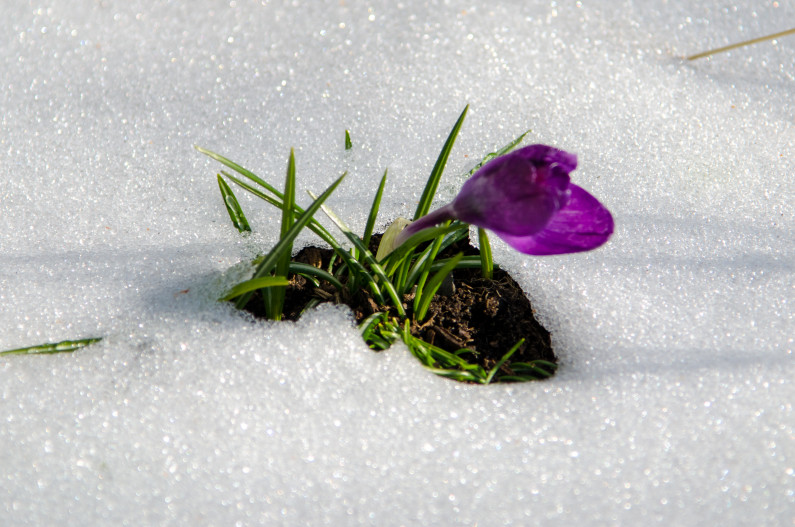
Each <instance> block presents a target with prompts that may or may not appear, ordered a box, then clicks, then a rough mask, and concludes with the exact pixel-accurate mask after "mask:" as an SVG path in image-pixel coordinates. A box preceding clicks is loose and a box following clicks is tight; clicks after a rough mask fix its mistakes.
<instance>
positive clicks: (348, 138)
mask: <svg viewBox="0 0 795 527" xmlns="http://www.w3.org/2000/svg"><path fill="white" fill-rule="evenodd" d="M351 148H353V143H351V133H350V132H349V131H348V130H345V150H350V149H351Z"/></svg>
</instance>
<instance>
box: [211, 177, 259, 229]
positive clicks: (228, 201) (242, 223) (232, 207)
mask: <svg viewBox="0 0 795 527" xmlns="http://www.w3.org/2000/svg"><path fill="white" fill-rule="evenodd" d="M218 187H219V188H220V189H221V196H222V197H223V198H224V205H226V211H227V212H228V213H229V219H231V220H232V225H234V226H235V228H236V229H237V231H238V232H251V227H250V226H249V224H248V220H246V215H245V214H243V209H241V208H240V204H239V203H238V202H237V198H236V197H235V194H234V193H233V192H232V189H231V188H229V185H228V184H227V183H226V181H224V178H222V177H221V174H218Z"/></svg>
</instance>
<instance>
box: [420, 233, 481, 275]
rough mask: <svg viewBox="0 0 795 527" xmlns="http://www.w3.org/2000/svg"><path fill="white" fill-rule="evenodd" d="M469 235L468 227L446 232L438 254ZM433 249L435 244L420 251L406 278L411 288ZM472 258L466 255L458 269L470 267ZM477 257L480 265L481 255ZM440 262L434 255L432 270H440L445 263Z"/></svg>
mask: <svg viewBox="0 0 795 527" xmlns="http://www.w3.org/2000/svg"><path fill="white" fill-rule="evenodd" d="M468 235H469V232H468V229H461V230H457V231H453V232H451V233H448V234H446V235H445V236H444V238H443V240H442V245H441V246H440V247H439V251H438V252H437V254H438V253H440V252H442V251H444V250H445V249H447V248H448V247H450V246H451V245H452V244H454V243H456V242H458V241H459V240H462V239H464V238H465V237H466V236H468ZM432 249H433V246H429V247H427V248H426V249H425V250H424V251H423V252H422V253H420V255H419V257H417V259H416V261H415V262H414V265H413V266H412V267H411V271H410V272H409V276H408V278H407V279H406V286H407V287H409V288H411V287H412V286H413V285H414V284H415V283H417V280H418V279H419V276H420V272H421V271H422V270H423V269H424V268H425V262H427V259H428V256H429V255H430V253H431V250H432ZM471 258H473V257H471V256H464V258H463V259H462V260H461V262H460V263H459V264H458V266H457V267H456V269H462V268H464V267H468V262H469V261H470V259H471ZM476 258H477V259H478V265H479V264H480V257H476ZM438 262H439V260H436V259H435V257H434V261H433V262H432V263H431V271H438V270H439V269H441V268H442V265H444V264H441V265H438ZM444 262H447V260H446V259H445V260H444Z"/></svg>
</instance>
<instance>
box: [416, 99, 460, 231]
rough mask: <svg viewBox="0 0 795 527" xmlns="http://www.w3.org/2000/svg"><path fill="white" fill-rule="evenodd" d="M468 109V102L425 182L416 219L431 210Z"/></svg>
mask: <svg viewBox="0 0 795 527" xmlns="http://www.w3.org/2000/svg"><path fill="white" fill-rule="evenodd" d="M467 110H469V105H468V104H467V105H466V107H465V108H464V111H463V112H461V115H460V116H459V117H458V121H456V123H455V125H454V126H453V129H452V130H451V131H450V135H449V136H447V141H445V143H444V146H443V147H442V151H441V152H440V153H439V157H438V158H437V159H436V164H435V165H434V166H433V170H431V175H430V177H429V178H428V182H427V183H426V184H425V189H424V190H423V191H422V197H421V198H420V202H419V204H418V205H417V211H416V212H415V213H414V219H415V220H416V219H419V218H421V217H423V216H425V215H426V214H428V211H429V210H431V202H433V197H434V196H435V195H436V189H438V188H439V180H440V179H441V178H442V172H444V167H445V165H446V164H447V158H448V157H450V151H451V150H452V149H453V144H454V143H455V139H456V137H458V131H459V130H460V129H461V125H462V124H463V123H464V117H466V114H467Z"/></svg>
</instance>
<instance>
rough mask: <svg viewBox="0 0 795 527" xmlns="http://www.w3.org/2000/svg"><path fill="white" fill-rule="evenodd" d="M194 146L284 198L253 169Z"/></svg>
mask: <svg viewBox="0 0 795 527" xmlns="http://www.w3.org/2000/svg"><path fill="white" fill-rule="evenodd" d="M193 148H195V149H196V150H198V151H199V152H201V153H202V154H204V155H206V156H207V157H210V158H212V159H215V160H216V161H218V162H219V163H221V164H223V165H226V166H228V167H229V168H231V169H232V170H234V171H235V172H237V173H238V174H240V175H241V176H244V177H246V178H248V179H250V180H251V181H253V182H254V183H256V184H257V185H259V186H261V187H263V188H264V189H266V190H267V191H268V192H272V193H273V194H274V195H275V196H278V197H279V198H280V199H281V198H282V194H281V192H279V191H278V190H276V188H275V187H274V186H273V185H271V184H269V183H268V182H267V181H265V180H264V179H262V178H260V177H259V176H257V175H256V174H255V173H254V172H252V171H250V170H248V169H246V168H243V167H242V166H240V165H238V164H237V163H235V162H234V161H230V160H229V159H227V158H225V157H224V156H222V155H221V154H216V153H215V152H212V151H210V150H207V149H206V148H202V147H200V146H196V145H194V146H193Z"/></svg>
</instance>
